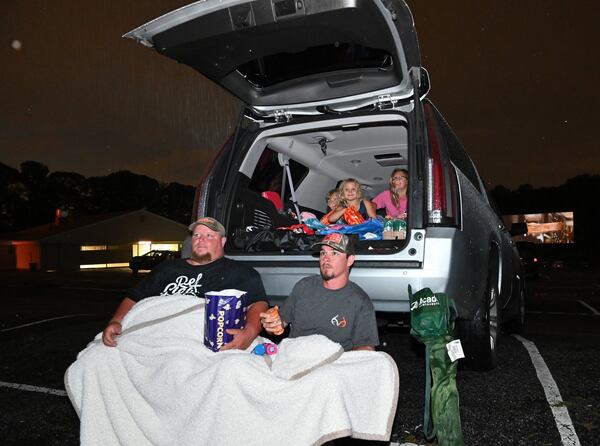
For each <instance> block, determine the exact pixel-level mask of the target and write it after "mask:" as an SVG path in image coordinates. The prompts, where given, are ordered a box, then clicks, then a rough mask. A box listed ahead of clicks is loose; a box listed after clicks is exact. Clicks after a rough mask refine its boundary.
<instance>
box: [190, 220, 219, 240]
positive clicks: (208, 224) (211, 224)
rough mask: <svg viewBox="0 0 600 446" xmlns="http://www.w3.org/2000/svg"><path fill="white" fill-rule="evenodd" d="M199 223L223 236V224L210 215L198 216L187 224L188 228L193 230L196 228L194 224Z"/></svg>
mask: <svg viewBox="0 0 600 446" xmlns="http://www.w3.org/2000/svg"><path fill="white" fill-rule="evenodd" d="M200 225H202V226H206V227H207V228H208V229H212V230H213V231H216V232H218V233H219V234H220V235H221V237H225V226H223V225H222V224H221V223H219V222H218V221H217V220H215V219H214V218H212V217H202V218H199V219H198V220H196V221H195V222H194V223H192V224H191V225H190V226H189V230H190V231H192V232H193V231H194V229H196V226H200Z"/></svg>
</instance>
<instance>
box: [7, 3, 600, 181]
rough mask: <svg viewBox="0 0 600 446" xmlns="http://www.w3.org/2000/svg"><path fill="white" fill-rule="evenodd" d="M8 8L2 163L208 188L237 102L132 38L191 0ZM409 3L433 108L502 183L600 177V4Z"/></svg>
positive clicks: (485, 173)
mask: <svg viewBox="0 0 600 446" xmlns="http://www.w3.org/2000/svg"><path fill="white" fill-rule="evenodd" d="M4 3H5V4H3V11H2V15H1V16H0V45H1V46H0V63H1V64H2V70H0V98H1V100H0V153H1V157H0V161H2V162H4V163H7V164H9V165H12V166H18V164H19V163H20V162H22V161H24V160H28V159H33V160H37V161H40V162H43V163H45V164H47V165H48V167H49V168H50V170H67V171H76V172H79V173H82V174H84V175H87V176H89V175H104V174H106V173H110V172H113V171H117V170H121V169H129V170H132V171H134V172H137V173H140V174H146V175H149V176H152V177H155V178H157V179H160V180H164V181H179V182H182V183H187V184H194V183H195V182H196V181H197V180H198V178H199V175H200V172H201V171H202V169H203V167H204V165H205V163H206V161H207V160H208V159H209V158H210V157H211V155H212V153H214V152H215V151H216V150H218V149H219V148H220V146H221V144H222V143H223V141H224V140H225V139H226V138H227V136H228V135H229V133H230V132H231V129H232V127H233V125H234V122H235V119H236V116H237V112H238V107H239V104H238V102H237V100H235V99H234V98H232V97H231V96H230V95H229V94H227V93H225V92H224V91H222V90H221V89H220V88H219V87H215V86H213V85H211V84H210V82H208V81H207V80H206V79H204V78H203V77H202V76H200V75H198V74H197V73H195V72H194V71H192V70H191V69H189V68H187V67H185V66H180V65H178V64H176V63H175V62H173V61H170V60H168V59H166V58H163V57H160V56H158V55H157V54H156V53H155V52H154V51H152V50H149V49H146V48H143V47H142V46H141V45H138V44H136V43H134V42H133V41H131V40H127V39H123V38H121V35H122V34H123V33H125V32H127V31H129V30H131V29H133V28H135V27H136V26H138V25H140V24H142V23H144V22H146V21H148V20H150V19H152V18H154V17H156V16H158V15H160V14H163V13H166V12H168V11H170V10H172V9H174V8H177V7H180V6H183V5H185V4H187V3H188V2H187V1H175V0H146V1H144V2H117V3H115V2H80V1H76V0H63V1H61V2H45V1H41V0H30V1H28V2H23V1H18V2H4ZM409 4H410V6H411V8H412V10H413V14H414V18H415V22H416V26H417V32H418V34H419V37H420V41H421V47H422V52H423V64H424V66H425V67H427V68H428V70H429V73H430V76H431V80H432V91H431V97H432V99H433V100H434V102H435V103H436V105H438V107H439V108H440V110H441V111H442V113H443V114H444V115H445V116H446V118H447V119H448V121H449V122H450V124H451V125H452V126H453V127H454V129H455V131H456V133H457V134H458V136H459V137H460V138H461V140H462V141H463V143H464V145H465V146H466V148H467V150H468V151H469V153H471V155H472V156H473V158H474V160H475V161H476V163H477V165H478V166H479V167H480V170H481V172H482V174H483V176H484V178H485V180H486V181H487V182H488V183H490V184H491V185H495V184H503V185H505V186H508V187H516V186H517V185H519V184H523V183H531V184H534V185H536V186H547V185H558V184H561V183H563V182H564V180H565V179H567V178H568V177H571V176H574V175H577V174H581V173H591V174H597V173H599V172H600V162H599V161H600V160H599V158H598V156H597V155H596V147H597V142H596V141H595V139H593V137H592V136H591V133H592V132H591V130H592V129H594V128H595V126H596V123H595V119H594V118H595V116H597V115H598V112H597V109H598V105H599V102H600V101H599V100H598V99H599V98H598V96H599V94H600V93H599V92H598V89H596V88H595V82H596V79H598V78H600V73H599V71H600V69H599V67H598V58H597V55H596V44H595V43H594V42H598V41H600V39H599V37H600V36H599V34H600V31H599V29H600V28H598V27H597V26H596V23H595V17H597V16H598V6H597V5H596V3H594V2H591V1H578V2H567V1H565V0H547V1H543V0H530V1H527V2H517V1H514V0H508V1H502V2H474V1H472V2H431V1H423V0H412V1H409ZM15 41H19V42H20V45H21V46H20V47H19V45H18V44H17V45H15V44H14V42H15ZM15 47H18V48H17V49H15Z"/></svg>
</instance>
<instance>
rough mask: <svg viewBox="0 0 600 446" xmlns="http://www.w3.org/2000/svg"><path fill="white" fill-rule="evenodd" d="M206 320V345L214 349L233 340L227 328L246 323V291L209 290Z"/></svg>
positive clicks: (206, 297) (238, 326)
mask: <svg viewBox="0 0 600 446" xmlns="http://www.w3.org/2000/svg"><path fill="white" fill-rule="evenodd" d="M204 299H205V302H206V307H205V321H204V345H206V346H207V347H208V348H210V349H211V350H212V351H215V352H217V351H219V349H220V348H221V347H222V346H223V345H225V344H227V343H228V342H231V341H232V340H233V336H232V335H230V334H228V333H227V332H226V331H225V330H227V329H228V328H244V326H245V325H246V306H247V302H246V300H247V299H246V292H245V291H240V290H223V291H208V292H206V293H204Z"/></svg>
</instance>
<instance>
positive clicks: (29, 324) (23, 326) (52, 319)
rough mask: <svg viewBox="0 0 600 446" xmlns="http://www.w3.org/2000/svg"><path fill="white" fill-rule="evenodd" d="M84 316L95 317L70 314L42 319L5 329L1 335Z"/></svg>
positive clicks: (84, 314)
mask: <svg viewBox="0 0 600 446" xmlns="http://www.w3.org/2000/svg"><path fill="white" fill-rule="evenodd" d="M82 316H94V315H93V314H88V313H82V314H68V315H66V316H58V317H51V318H50V319H42V320H41V321H35V322H29V323H27V324H22V325H17V326H16V327H9V328H3V329H1V330H0V333H4V332H6V331H12V330H18V329H19V328H25V327H31V326H32V325H37V324H43V323H44V322H50V321H56V320H59V319H70V318H75V317H82Z"/></svg>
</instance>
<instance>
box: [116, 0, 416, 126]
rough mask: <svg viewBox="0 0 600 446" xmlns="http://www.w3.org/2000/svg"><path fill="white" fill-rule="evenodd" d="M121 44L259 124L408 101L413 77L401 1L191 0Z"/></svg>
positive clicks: (411, 33) (412, 36)
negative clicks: (179, 71) (148, 51)
mask: <svg viewBox="0 0 600 446" xmlns="http://www.w3.org/2000/svg"><path fill="white" fill-rule="evenodd" d="M125 37H129V38H132V39H135V40H136V41H138V42H140V43H142V44H144V45H145V46H148V47H151V48H154V49H155V50H156V51H158V52H159V53H160V54H162V55H165V56H167V57H170V58H172V59H174V60H176V61H178V62H180V63H184V64H186V65H188V66H190V67H192V68H193V69H195V70H197V71H199V72H200V73H202V74H203V75H204V76H206V77H208V78H209V79H211V80H212V81H214V82H216V83H217V84H219V85H221V86H222V87H224V88H225V89H226V90H228V91H230V92H231V93H232V94H234V95H235V96H237V97H238V98H240V99H241V100H242V101H243V102H244V103H245V104H246V105H248V107H249V108H250V109H251V110H252V112H253V113H255V114H256V115H257V116H260V117H270V116H271V117H272V116H275V115H277V114H282V113H287V114H319V113H324V112H326V111H327V110H330V109H333V110H352V109H357V108H361V107H365V106H368V105H372V104H375V103H378V102H381V101H382V100H384V101H393V102H398V101H410V99H411V98H412V96H413V83H414V82H413V81H414V80H415V79H416V81H417V83H418V82H419V80H420V79H421V74H420V73H421V62H420V53H419V46H418V42H417V37H416V32H415V28H414V25H413V19H412V15H411V13H410V10H409V9H408V6H407V5H406V3H405V2H404V1H403V0H387V1H385V2H384V1H382V0H254V1H248V0H222V1H219V2H216V1H198V2H196V3H192V4H190V5H188V6H185V7H183V8H180V9H177V10H175V11H173V12H171V13H168V14H165V15H164V16H162V17H159V18H157V19H155V20H152V21H151V22H149V23H146V24H144V25H142V26H140V27H138V28H136V29H134V30H132V31H130V32H128V33H127V34H125ZM411 73H413V74H414V75H416V77H415V78H414V79H412V80H411V75H410V74H411ZM422 84H423V88H425V86H426V85H428V83H427V82H423V83H422ZM422 93H425V92H422Z"/></svg>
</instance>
